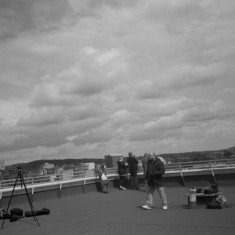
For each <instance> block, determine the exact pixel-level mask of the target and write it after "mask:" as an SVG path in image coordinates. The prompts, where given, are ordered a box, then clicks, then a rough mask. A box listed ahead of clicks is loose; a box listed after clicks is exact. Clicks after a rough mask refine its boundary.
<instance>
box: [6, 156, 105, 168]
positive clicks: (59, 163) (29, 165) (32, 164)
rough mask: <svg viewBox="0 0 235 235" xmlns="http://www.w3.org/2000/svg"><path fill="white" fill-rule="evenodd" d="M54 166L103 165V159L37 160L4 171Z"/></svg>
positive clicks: (10, 166)
mask: <svg viewBox="0 0 235 235" xmlns="http://www.w3.org/2000/svg"><path fill="white" fill-rule="evenodd" d="M46 162H47V163H49V164H54V165H55V166H58V167H62V166H63V165H79V164H80V163H87V162H94V163H95V164H102V163H104V159H97V158H83V159H70V158H68V159H49V160H37V161H33V162H28V163H21V164H20V163H19V164H13V165H9V166H6V171H7V170H10V169H16V170H17V167H18V166H21V167H22V169H23V170H26V171H29V170H32V169H39V168H40V166H41V165H43V164H44V163H46Z"/></svg>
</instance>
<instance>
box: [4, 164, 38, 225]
mask: <svg viewBox="0 0 235 235" xmlns="http://www.w3.org/2000/svg"><path fill="white" fill-rule="evenodd" d="M17 169H18V173H17V177H16V180H15V184H14V187H13V190H12V192H11V197H10V200H9V203H8V206H7V210H6V214H7V213H8V210H9V207H10V204H11V200H12V198H13V194H14V191H15V187H16V185H17V182H18V180H20V185H21V188H22V187H23V186H24V189H25V192H26V195H27V198H28V202H29V205H30V208H31V212H32V215H33V217H34V221H36V222H37V225H38V226H39V222H38V219H37V216H36V213H35V211H34V208H33V204H32V202H31V200H30V197H29V193H28V190H27V187H26V184H25V181H24V177H23V171H22V169H21V167H20V166H19V167H17ZM4 223H5V218H4V220H3V222H2V227H1V229H3V225H4Z"/></svg>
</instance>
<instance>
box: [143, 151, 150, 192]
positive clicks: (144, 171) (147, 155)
mask: <svg viewBox="0 0 235 235" xmlns="http://www.w3.org/2000/svg"><path fill="white" fill-rule="evenodd" d="M148 159H149V154H148V153H145V154H144V158H143V159H142V168H143V175H144V179H145V182H144V183H145V187H144V188H145V191H147V188H148V186H147V181H146V172H147V162H148Z"/></svg>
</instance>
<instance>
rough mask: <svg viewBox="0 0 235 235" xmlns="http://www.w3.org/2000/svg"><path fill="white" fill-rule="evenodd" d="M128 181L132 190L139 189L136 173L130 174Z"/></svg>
mask: <svg viewBox="0 0 235 235" xmlns="http://www.w3.org/2000/svg"><path fill="white" fill-rule="evenodd" d="M130 181H131V188H132V189H139V185H138V177H137V171H134V172H130Z"/></svg>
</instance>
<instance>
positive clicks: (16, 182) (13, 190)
mask: <svg viewBox="0 0 235 235" xmlns="http://www.w3.org/2000/svg"><path fill="white" fill-rule="evenodd" d="M19 176H20V173H19V172H18V174H17V177H16V180H15V184H14V187H13V190H12V192H11V197H10V200H9V202H8V206H7V211H6V214H7V213H8V210H9V207H10V204H11V200H12V197H13V194H14V191H15V187H16V184H17V181H18V178H19ZM4 223H5V218H4V220H3V221H2V227H1V229H3V225H4Z"/></svg>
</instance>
